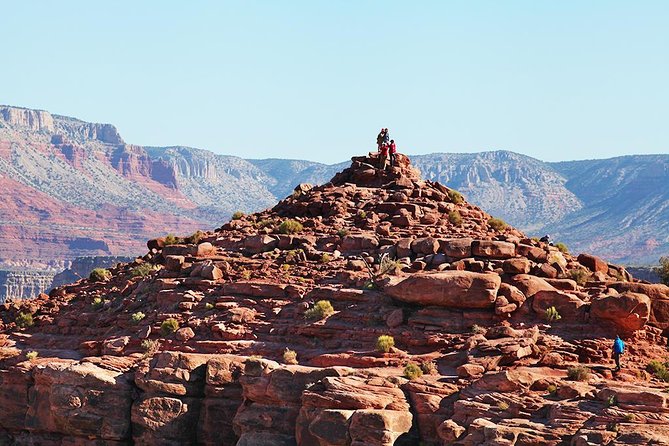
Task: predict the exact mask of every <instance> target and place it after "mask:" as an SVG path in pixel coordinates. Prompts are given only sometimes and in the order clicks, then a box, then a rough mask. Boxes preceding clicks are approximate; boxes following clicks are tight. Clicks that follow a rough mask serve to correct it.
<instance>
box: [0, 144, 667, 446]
mask: <svg viewBox="0 0 669 446" xmlns="http://www.w3.org/2000/svg"><path fill="white" fill-rule="evenodd" d="M375 164H376V159H375V158H374V156H370V157H359V158H354V160H353V164H352V166H351V168H349V169H346V170H344V171H343V172H341V173H340V174H338V175H337V176H335V178H333V180H332V182H331V183H329V184H326V185H323V186H319V187H308V186H306V185H301V186H299V187H297V188H296V189H295V193H294V194H293V195H292V196H290V197H288V198H286V199H285V200H283V201H281V202H280V203H279V204H277V205H276V206H275V207H274V208H273V209H270V210H267V211H265V212H261V213H258V214H253V215H247V216H243V217H241V218H239V219H237V220H233V221H230V222H229V223H226V224H225V225H223V227H221V228H219V229H218V230H216V231H213V232H207V233H201V234H196V235H194V236H192V237H187V238H184V239H181V240H176V242H177V243H172V244H170V242H173V241H174V240H166V239H164V238H162V239H156V240H151V241H149V242H148V244H147V246H148V248H149V252H148V253H147V254H146V255H145V256H144V257H142V258H139V259H137V260H136V261H134V262H132V263H129V264H123V265H119V266H117V267H115V268H112V269H111V277H110V278H104V279H103V280H100V281H93V280H80V281H79V282H78V283H76V284H73V285H70V286H65V287H61V288H57V289H55V290H54V291H53V292H52V293H51V296H41V297H39V298H38V299H34V300H28V301H24V302H18V303H7V304H5V305H3V306H0V319H1V321H2V325H0V407H3V409H4V412H5V414H4V416H3V417H0V426H1V427H2V430H1V431H0V440H2V441H5V442H16V443H19V444H21V443H31V444H66V443H67V444H71V443H82V444H84V443H86V442H97V443H99V444H130V443H136V444H191V443H201V444H211V445H213V444H226V445H227V444H229V445H233V444H238V445H256V444H273V445H274V444H276V445H289V444H300V445H352V446H353V445H355V446H360V445H390V444H398V445H402V444H405V445H415V444H421V443H422V444H429V445H441V444H457V445H482V444H489V445H493V444H516V445H522V444H549V445H560V444H567V443H569V442H573V443H572V444H626V442H627V443H630V442H632V441H634V442H636V444H639V443H651V442H656V443H655V444H662V441H664V440H660V439H662V438H666V437H664V436H666V435H667V433H668V430H667V428H666V425H667V424H668V423H669V402H668V401H667V398H666V395H665V393H664V392H663V389H666V385H665V384H662V383H660V382H659V381H658V380H656V379H655V378H653V377H652V376H650V375H649V374H648V373H646V372H645V367H646V364H647V362H648V361H649V360H650V359H660V360H661V359H663V358H664V356H663V355H664V354H665V347H664V345H665V344H666V339H665V338H663V337H662V336H661V333H662V329H663V328H665V327H666V326H667V325H666V324H668V323H669V320H667V319H666V314H667V313H666V312H664V311H663V310H662V308H663V307H661V306H657V307H656V306H654V302H656V301H663V300H665V297H666V296H665V294H664V290H660V289H659V288H653V287H646V286H645V285H644V284H641V283H638V282H633V281H632V280H633V279H631V277H629V275H627V274H626V272H625V271H624V269H621V268H619V267H616V266H614V265H608V264H606V262H604V261H601V260H598V261H597V262H594V263H592V262H590V263H589V264H586V263H585V262H582V261H583V259H584V258H580V259H576V258H573V257H572V256H570V255H568V254H562V253H560V252H559V250H558V249H557V248H555V247H553V246H549V245H546V244H543V243H540V242H537V241H533V240H530V239H528V238H526V237H525V236H524V235H523V234H522V233H520V232H519V231H517V230H515V229H513V228H505V229H503V230H501V231H500V230H496V229H494V228H493V227H491V225H490V224H489V219H490V216H489V215H487V214H486V213H485V212H484V211H482V210H480V209H478V208H476V207H475V206H472V205H470V204H468V203H466V202H461V201H460V200H459V198H458V197H457V196H456V195H455V194H454V193H452V192H451V191H450V190H449V189H448V188H447V187H445V186H443V185H441V184H438V183H432V182H429V181H422V180H420V178H419V177H418V176H417V175H416V174H415V172H414V171H413V169H412V168H411V166H410V163H409V160H408V159H407V158H406V157H400V158H399V165H398V166H397V167H395V168H393V169H390V170H388V171H386V172H383V171H380V170H378V169H376V168H375V167H374V166H375ZM453 212H457V213H459V214H460V216H461V221H458V220H457V219H452V218H450V219H449V214H452V213H453ZM579 262H581V263H583V264H585V266H587V267H590V266H592V265H594V267H593V268H592V270H591V271H589V272H588V273H584V272H583V265H582V264H581V263H579ZM600 262H603V263H600ZM603 265H606V268H604V267H603ZM584 274H585V275H587V276H588V277H585V276H584ZM540 276H541V277H540ZM572 277H574V278H575V279H574V280H572ZM621 278H626V279H627V281H621V280H620V279H621ZM99 279H100V278H99ZM320 301H328V302H329V304H330V305H326V304H324V303H318V302H320ZM553 307H554V308H555V309H557V311H558V313H559V316H560V317H561V318H560V319H557V318H554V320H547V313H546V310H547V309H550V308H553ZM318 308H320V309H321V310H322V311H321V312H319V311H318ZM27 314H31V315H32V321H33V325H32V326H28V325H29V323H28V322H26V319H27V318H26V315H27ZM616 333H620V334H621V335H623V336H624V337H625V340H626V342H627V345H628V351H627V353H626V354H625V355H624V356H623V361H624V368H623V371H621V372H618V373H615V374H613V373H612V371H611V369H612V366H613V365H612V361H611V358H610V349H611V343H612V336H614V335H615V334H616ZM382 335H389V336H392V338H393V341H394V345H390V344H388V345H387V346H386V348H385V349H383V350H382V349H377V342H379V337H380V336H382ZM30 351H34V352H37V354H38V355H37V356H36V357H34V354H29V352H30ZM295 362H298V363H299V364H295ZM576 366H580V367H584V366H587V367H589V376H588V374H587V373H581V376H582V378H583V381H574V380H573V379H574V377H577V375H578V373H577V372H578V370H577V369H574V370H569V368H571V367H576ZM405 367H406V370H405ZM416 368H417V369H418V370H422V373H423V374H422V376H417V375H418V372H416V371H415V370H414V369H416ZM570 376H571V378H570ZM68 442H69V443H68Z"/></svg>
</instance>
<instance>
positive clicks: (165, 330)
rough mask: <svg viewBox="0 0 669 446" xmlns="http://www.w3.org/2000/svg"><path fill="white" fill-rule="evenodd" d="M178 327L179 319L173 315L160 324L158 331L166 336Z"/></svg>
mask: <svg viewBox="0 0 669 446" xmlns="http://www.w3.org/2000/svg"><path fill="white" fill-rule="evenodd" d="M178 329H179V321H177V320H176V319H174V318H173V317H170V318H167V319H165V320H164V321H163V323H162V324H160V332H161V333H162V334H163V336H168V335H171V334H172V333H174V332H175V331H177V330H178Z"/></svg>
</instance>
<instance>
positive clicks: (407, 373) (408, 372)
mask: <svg viewBox="0 0 669 446" xmlns="http://www.w3.org/2000/svg"><path fill="white" fill-rule="evenodd" d="M421 376H423V371H422V370H421V369H420V367H418V364H416V363H414V362H410V363H408V364H407V365H406V366H405V367H404V377H405V378H407V379H409V380H414V379H416V378H420V377H421Z"/></svg>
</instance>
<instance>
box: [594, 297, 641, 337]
mask: <svg viewBox="0 0 669 446" xmlns="http://www.w3.org/2000/svg"><path fill="white" fill-rule="evenodd" d="M590 317H591V318H593V319H602V320H605V321H608V322H610V323H613V324H614V325H615V327H616V329H617V330H618V331H620V332H622V333H630V332H633V331H636V330H639V329H640V328H642V327H643V326H644V325H645V324H646V322H648V319H649V318H650V298H649V297H648V296H646V295H645V294H639V293H632V292H629V291H628V292H625V293H623V294H620V295H617V296H604V297H600V298H599V299H595V300H593V301H592V304H591V306H590Z"/></svg>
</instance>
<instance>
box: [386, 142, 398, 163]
mask: <svg viewBox="0 0 669 446" xmlns="http://www.w3.org/2000/svg"><path fill="white" fill-rule="evenodd" d="M388 152H389V154H390V167H393V166H395V154H396V153H397V146H396V145H395V140H394V139H391V140H390V146H389V149H388Z"/></svg>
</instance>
